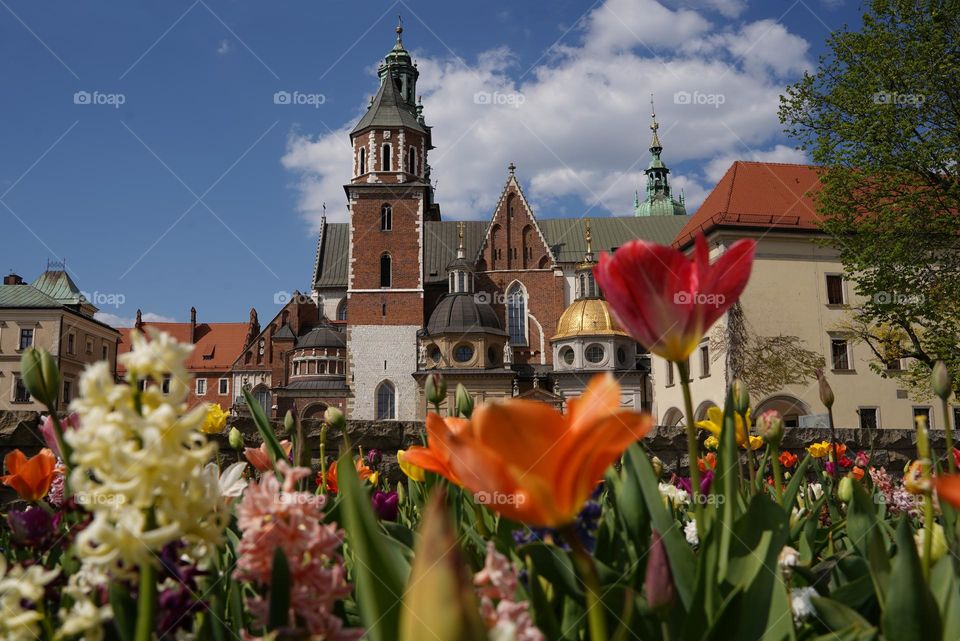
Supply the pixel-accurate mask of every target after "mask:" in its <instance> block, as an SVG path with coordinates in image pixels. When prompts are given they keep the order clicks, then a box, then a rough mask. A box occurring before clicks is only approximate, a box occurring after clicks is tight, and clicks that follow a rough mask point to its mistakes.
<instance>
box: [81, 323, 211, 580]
mask: <svg viewBox="0 0 960 641" xmlns="http://www.w3.org/2000/svg"><path fill="white" fill-rule="evenodd" d="M150 338H151V340H149V341H148V340H147V339H146V338H145V337H144V336H143V335H142V334H141V333H139V332H133V333H132V334H131V339H132V341H133V349H132V351H130V352H129V353H128V354H124V355H122V356H120V361H121V362H122V363H123V365H124V366H125V367H126V369H127V380H126V383H121V384H117V383H115V382H114V380H113V376H112V375H111V373H110V370H109V368H108V366H107V364H106V363H104V362H100V363H97V364H95V365H92V366H90V367H88V368H87V370H86V371H85V372H84V374H83V376H82V377H81V379H80V392H81V396H80V398H77V399H76V400H74V401H73V403H72V404H71V409H72V410H73V411H75V412H77V414H79V416H80V427H79V429H76V430H70V431H68V432H67V433H66V435H65V438H66V439H67V441H68V442H69V443H70V445H71V446H72V447H73V457H72V464H73V469H72V471H71V474H70V482H71V485H72V489H73V491H74V492H75V494H76V499H77V503H79V504H80V505H82V506H83V508H84V509H85V510H87V511H88V512H90V513H92V514H93V521H92V523H91V524H90V526H89V527H87V528H86V529H85V530H84V531H83V532H81V533H80V534H79V535H78V537H77V550H78V553H79V554H80V556H81V557H82V558H83V560H84V561H85V562H89V563H95V564H98V565H101V566H104V567H105V568H106V567H109V568H112V569H113V570H114V571H118V570H120V568H121V567H122V568H124V569H125V570H126V571H130V570H131V569H132V568H133V567H134V566H141V565H144V564H147V563H154V562H155V556H154V553H155V552H159V551H160V549H161V548H162V547H163V546H164V545H166V544H167V543H170V542H171V541H174V540H177V539H181V538H183V539H185V540H186V541H187V542H188V543H190V544H192V545H193V546H194V547H195V548H196V549H197V551H200V550H202V549H203V547H204V546H205V545H207V544H214V545H216V544H218V543H219V542H220V540H221V536H222V534H223V528H224V527H225V525H226V520H227V514H226V512H225V511H224V510H222V509H218V508H220V507H221V496H220V491H219V483H218V481H219V479H218V478H217V477H216V475H215V474H214V475H212V476H211V475H210V473H209V471H207V470H205V465H206V464H207V462H208V461H209V460H210V459H211V458H212V457H213V455H214V453H215V451H216V444H214V443H208V442H207V439H206V437H205V436H204V435H203V434H202V433H201V432H200V431H199V428H200V425H201V424H202V423H203V419H204V416H205V415H206V411H207V408H206V406H204V405H201V406H198V407H196V408H194V409H193V410H190V411H186V399H187V394H188V390H189V378H188V374H187V371H186V368H185V366H184V360H185V359H186V357H187V356H188V355H189V354H190V351H191V350H192V349H193V348H192V346H191V345H182V344H180V343H177V342H176V341H174V340H173V339H172V338H170V336H168V335H167V334H162V333H152V334H151V337H150ZM165 379H169V387H168V389H169V391H168V392H167V393H164V392H163V391H162V386H163V384H164V380H165ZM140 381H143V382H144V383H145V386H144V390H143V391H142V392H141V391H139V389H138V383H139V382H140ZM150 516H152V518H153V519H154V522H153V523H150V521H149V519H150Z"/></svg>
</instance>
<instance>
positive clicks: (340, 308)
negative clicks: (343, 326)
mask: <svg viewBox="0 0 960 641" xmlns="http://www.w3.org/2000/svg"><path fill="white" fill-rule="evenodd" d="M337 320H338V321H345V320H347V299H346V298H344V299H343V300H342V301H340V304H339V305H337Z"/></svg>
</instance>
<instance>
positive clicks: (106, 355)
mask: <svg viewBox="0 0 960 641" xmlns="http://www.w3.org/2000/svg"><path fill="white" fill-rule="evenodd" d="M109 359H110V348H109V347H108V346H107V345H104V346H102V347H101V348H100V360H102V361H106V360H109Z"/></svg>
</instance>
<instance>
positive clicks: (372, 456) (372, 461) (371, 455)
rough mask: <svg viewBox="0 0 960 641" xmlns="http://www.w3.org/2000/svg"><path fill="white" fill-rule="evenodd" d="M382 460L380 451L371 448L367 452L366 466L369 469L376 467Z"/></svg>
mask: <svg viewBox="0 0 960 641" xmlns="http://www.w3.org/2000/svg"><path fill="white" fill-rule="evenodd" d="M382 458H383V454H381V453H380V450H378V449H377V448H375V447H374V448H371V449H370V451H368V452H367V465H369V466H370V467H376V466H377V465H379V464H380V460H381V459H382Z"/></svg>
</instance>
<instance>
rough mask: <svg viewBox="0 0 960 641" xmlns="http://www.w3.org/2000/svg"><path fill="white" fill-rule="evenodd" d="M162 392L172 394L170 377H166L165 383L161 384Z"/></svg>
mask: <svg viewBox="0 0 960 641" xmlns="http://www.w3.org/2000/svg"><path fill="white" fill-rule="evenodd" d="M160 391H161V392H163V393H164V394H169V393H170V377H169V376H165V377H164V378H163V383H161V384H160Z"/></svg>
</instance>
